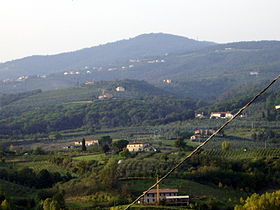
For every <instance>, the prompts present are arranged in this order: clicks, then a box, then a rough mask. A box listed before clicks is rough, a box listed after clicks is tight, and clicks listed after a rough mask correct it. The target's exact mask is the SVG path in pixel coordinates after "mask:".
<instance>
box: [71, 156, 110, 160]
mask: <svg viewBox="0 0 280 210" xmlns="http://www.w3.org/2000/svg"><path fill="white" fill-rule="evenodd" d="M105 157H106V155H105V154H94V155H82V156H77V157H73V160H84V161H90V160H97V161H102V160H103V159H104V158H105Z"/></svg>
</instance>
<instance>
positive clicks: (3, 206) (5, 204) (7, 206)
mask: <svg viewBox="0 0 280 210" xmlns="http://www.w3.org/2000/svg"><path fill="white" fill-rule="evenodd" d="M0 207H1V209H3V210H9V209H11V208H10V204H9V202H8V201H7V200H6V199H5V200H3V201H2V203H1V205H0Z"/></svg>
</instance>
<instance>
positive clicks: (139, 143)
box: [128, 142, 147, 145]
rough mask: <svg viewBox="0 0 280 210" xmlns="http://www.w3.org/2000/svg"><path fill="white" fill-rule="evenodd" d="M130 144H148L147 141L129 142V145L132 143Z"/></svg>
mask: <svg viewBox="0 0 280 210" xmlns="http://www.w3.org/2000/svg"><path fill="white" fill-rule="evenodd" d="M130 144H147V143H145V142H133V143H129V144H128V145H130Z"/></svg>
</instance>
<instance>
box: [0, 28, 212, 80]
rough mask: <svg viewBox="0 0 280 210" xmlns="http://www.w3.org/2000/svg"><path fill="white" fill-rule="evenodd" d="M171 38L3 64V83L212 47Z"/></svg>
mask: <svg viewBox="0 0 280 210" xmlns="http://www.w3.org/2000/svg"><path fill="white" fill-rule="evenodd" d="M213 44H214V43H212V42H202V41H196V40H192V39H188V38H186V37H181V36H175V35H171V34H163V33H154V34H153V33H152V34H143V35H140V36H137V37H135V38H131V39H128V40H121V41H117V42H113V43H108V44H104V45H100V46H95V47H90V48H86V49H82V50H78V51H73V52H68V53H62V54H57V55H50V56H31V57H26V58H23V59H18V60H14V61H10V62H6V63H3V64H0V79H5V78H8V77H18V76H22V75H38V74H40V75H42V74H51V73H57V72H62V71H70V70H73V69H79V68H83V67H85V66H98V65H108V64H113V63H116V62H123V61H127V60H128V59H132V58H143V57H147V56H161V55H164V54H166V53H174V52H187V51H193V50H197V49H201V48H203V47H207V46H210V45H213Z"/></svg>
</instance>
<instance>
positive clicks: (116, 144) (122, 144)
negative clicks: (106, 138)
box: [112, 139, 129, 153]
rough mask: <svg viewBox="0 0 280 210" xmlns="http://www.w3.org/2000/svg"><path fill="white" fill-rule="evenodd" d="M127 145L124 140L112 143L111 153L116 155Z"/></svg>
mask: <svg viewBox="0 0 280 210" xmlns="http://www.w3.org/2000/svg"><path fill="white" fill-rule="evenodd" d="M128 143H129V142H128V141H127V140H124V139H121V140H117V141H114V142H113V144H112V147H113V151H114V152H116V153H119V152H120V151H122V150H123V149H124V148H126V146H127V145H128Z"/></svg>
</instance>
